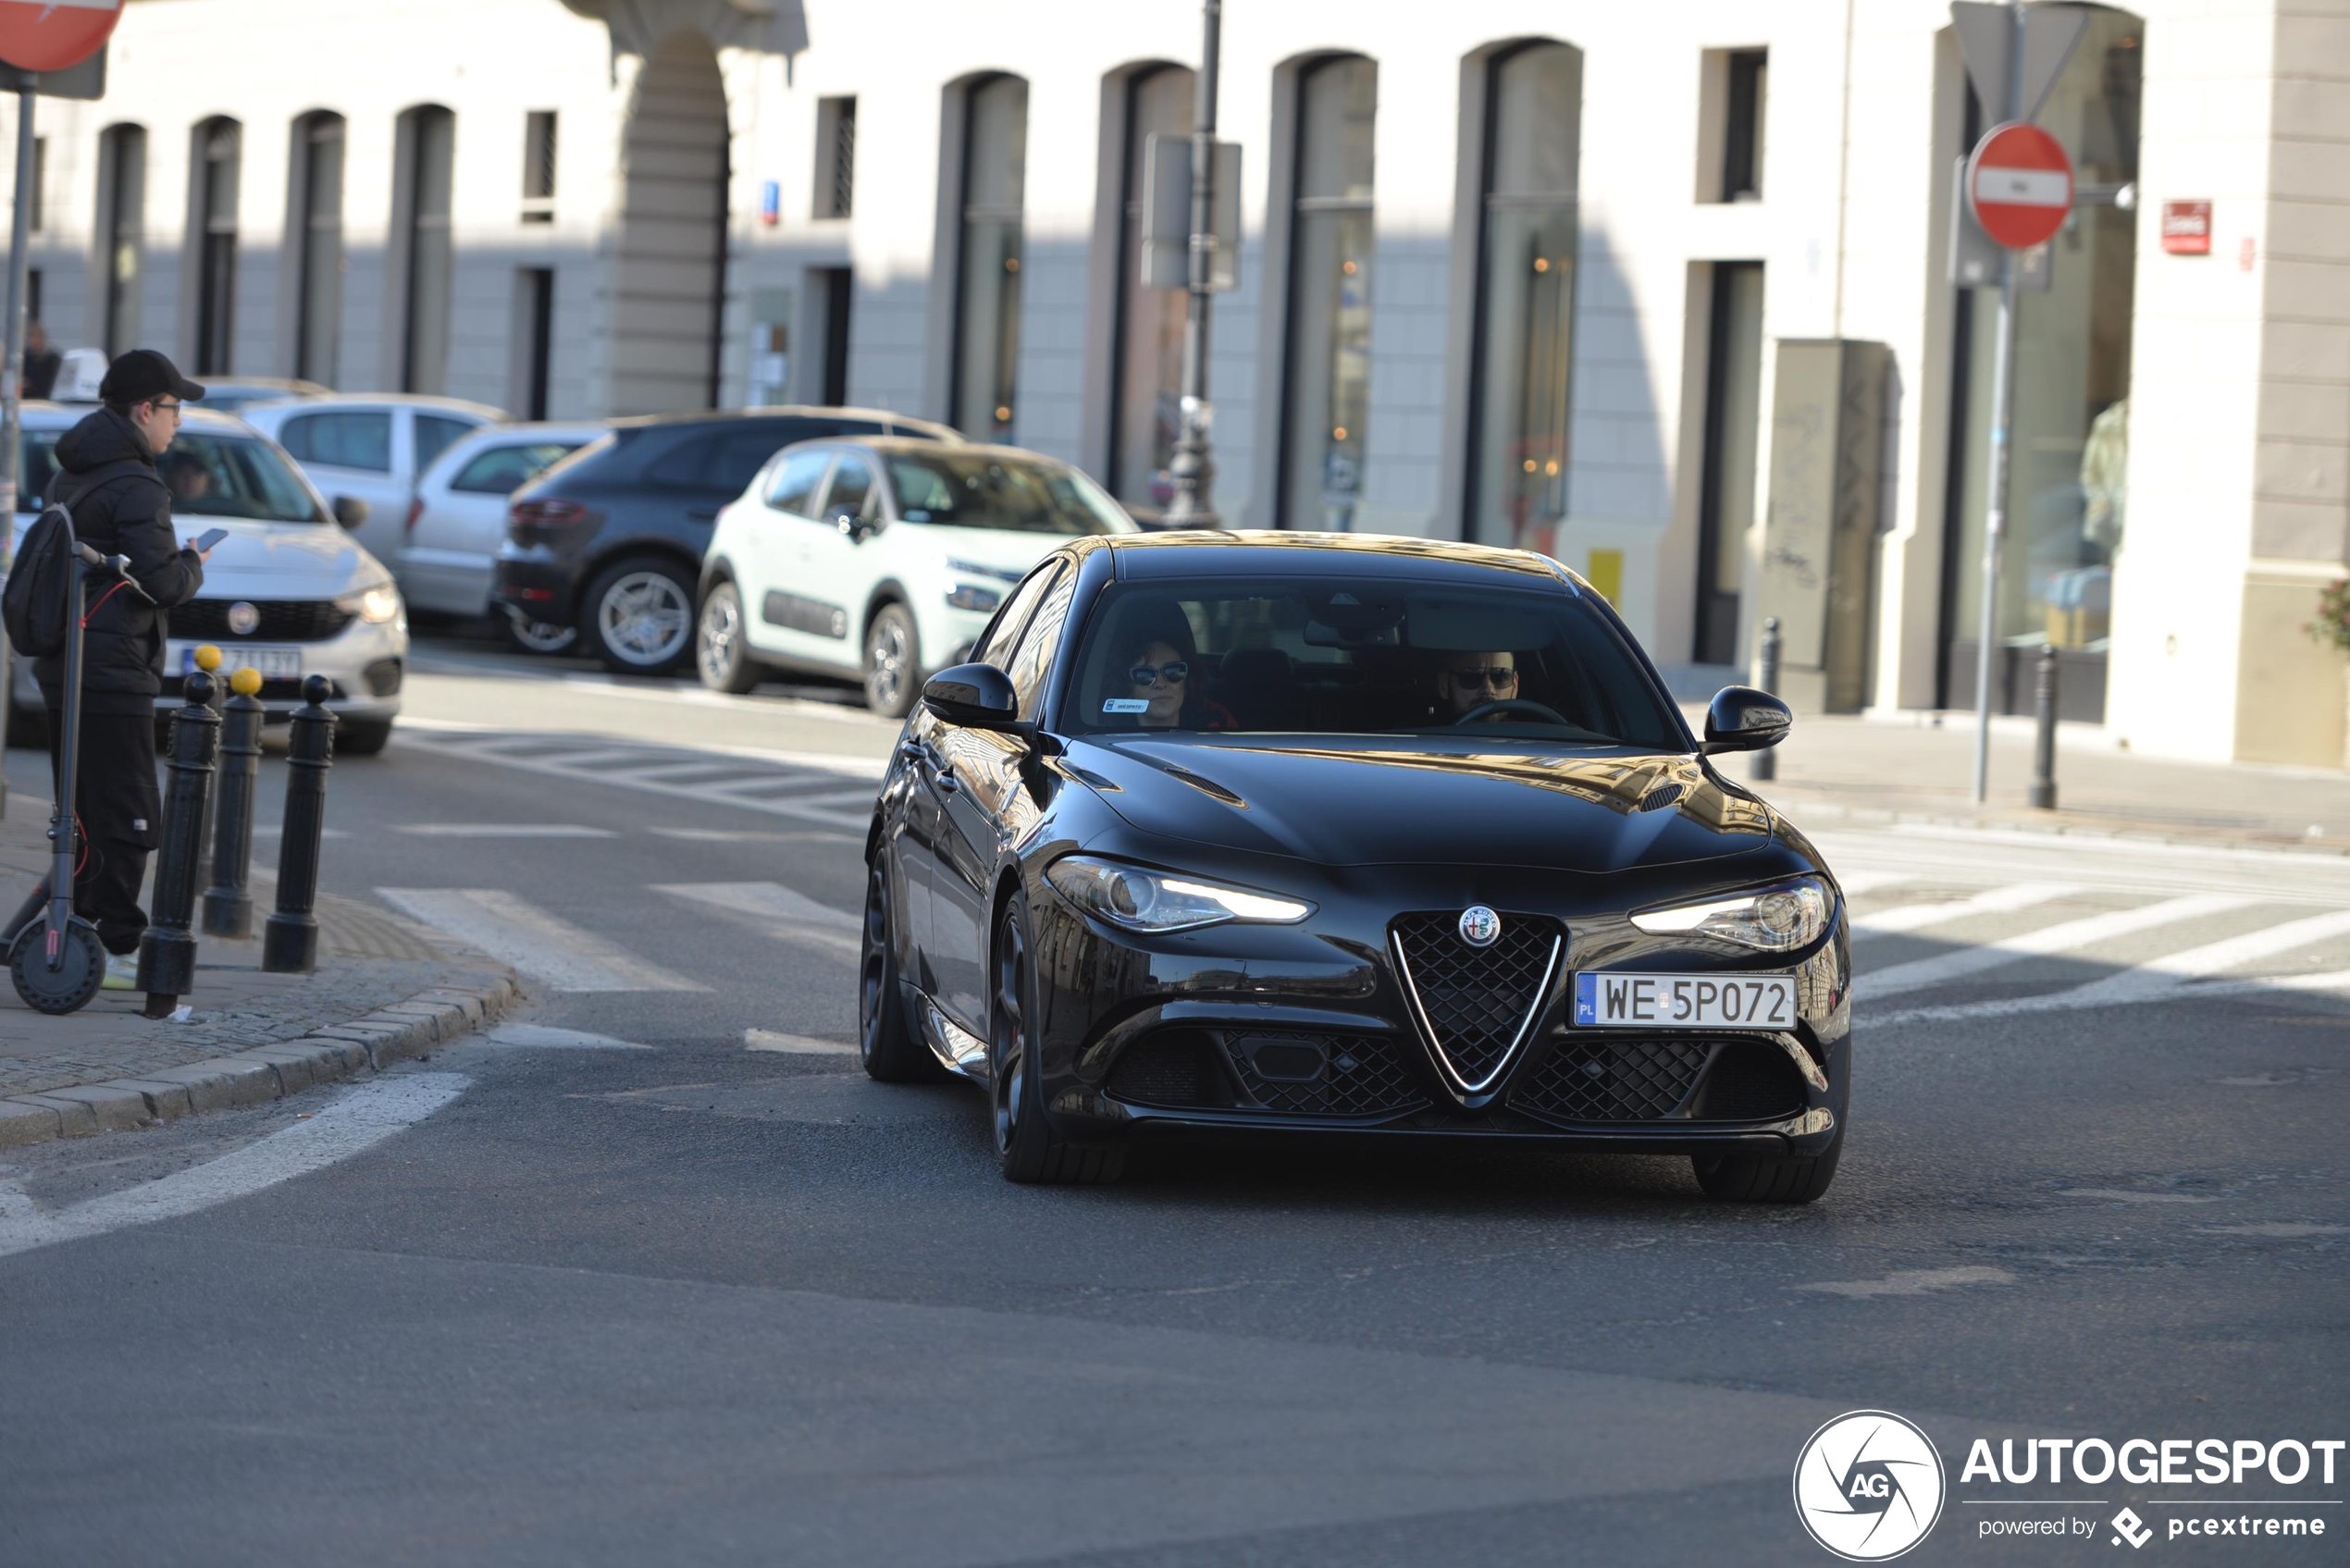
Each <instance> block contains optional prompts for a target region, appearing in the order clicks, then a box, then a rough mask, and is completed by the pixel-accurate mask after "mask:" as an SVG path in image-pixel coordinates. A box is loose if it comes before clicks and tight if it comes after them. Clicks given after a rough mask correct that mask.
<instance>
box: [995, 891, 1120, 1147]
mask: <svg viewBox="0 0 2350 1568" xmlns="http://www.w3.org/2000/svg"><path fill="white" fill-rule="evenodd" d="M993 978H994V981H995V984H994V987H993V995H992V997H991V1002H992V1006H989V1008H988V1009H987V1018H988V1030H987V1033H988V1039H987V1059H988V1064H989V1066H990V1068H992V1069H993V1081H992V1082H991V1083H990V1085H989V1091H988V1092H989V1096H990V1100H991V1102H992V1104H993V1106H994V1109H995V1117H994V1122H995V1128H996V1158H997V1159H998V1160H1000V1161H1001V1162H1003V1167H1004V1175H1005V1177H1006V1178H1007V1179H1010V1180H1013V1181H1020V1182H1070V1183H1076V1184H1081V1185H1100V1184H1106V1183H1108V1182H1112V1181H1115V1180H1117V1179H1119V1175H1120V1174H1121V1173H1122V1172H1123V1171H1124V1170H1125V1167H1126V1150H1125V1148H1124V1146H1123V1145H1120V1144H1116V1143H1110V1144H1087V1143H1072V1142H1069V1141H1068V1140H1067V1139H1065V1138H1062V1137H1060V1136H1059V1135H1058V1134H1057V1133H1056V1132H1054V1131H1053V1130H1052V1129H1051V1128H1050V1127H1049V1126H1047V1125H1046V1124H1045V1104H1044V1097H1043V1093H1042V1090H1041V1087H1040V1085H1039V1083H1038V1081H1037V1047H1036V1038H1035V1025H1034V1020H1035V1019H1036V1016H1037V1015H1036V990H1037V987H1036V964H1035V961H1034V958H1033V956H1032V955H1031V953H1030V951H1029V946H1028V901H1027V900H1026V899H1025V898H1022V897H1020V896H1018V895H1014V896H1013V897H1012V899H1011V900H1010V901H1009V902H1008V903H1007V904H1006V905H1005V906H1004V912H1003V914H1002V916H1001V917H1000V918H998V919H997V920H996V948H995V964H994V969H993Z"/></svg>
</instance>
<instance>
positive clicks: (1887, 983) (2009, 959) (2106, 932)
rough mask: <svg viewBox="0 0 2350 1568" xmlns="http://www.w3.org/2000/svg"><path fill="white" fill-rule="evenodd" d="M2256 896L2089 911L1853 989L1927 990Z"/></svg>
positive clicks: (1867, 996)
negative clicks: (2077, 917)
mask: <svg viewBox="0 0 2350 1568" xmlns="http://www.w3.org/2000/svg"><path fill="white" fill-rule="evenodd" d="M2250 902H2252V900H2250V899H2248V898H2240V897H2237V896H2235V895H2232V894H2222V893H2201V894H2194V895H2189V896H2187V897H2184V898H2171V899H2166V900H2164V901H2163V902H2162V903H2159V904H2147V905H2144V906H2141V907H2138V908H2134V909H2111V910H2108V911H2107V912H2106V913H2104V914H2102V915H2090V916H2088V917H2086V918H2084V919H2082V920H2067V921H2065V922H2064V923H2063V924H2061V925H2053V926H2043V927H2041V928H2040V929H2039V930H2038V931H2028V932H2022V934H2021V935H2017V936H2003V937H1999V938H1997V940H1995V941H1991V942H1984V943H1978V944H1975V945H1970V946H1966V947H1957V948H1953V949H1951V950H1950V951H1949V952H1948V953H1937V954H1936V955H1935V956H1934V957H1930V958H1920V959H1918V960H1916V961H1915V962H1913V963H1908V964H1895V965H1894V966H1893V967H1891V968H1890V969H1878V970H1876V971H1875V972H1874V973H1872V974H1864V975H1861V977H1860V978H1859V979H1857V980H1855V981H1854V982H1852V994H1853V995H1854V996H1855V997H1857V998H1859V999H1861V1000H1862V1001H1877V1000H1880V999H1882V998H1884V997H1886V996H1898V995H1899V994H1901V993H1902V992H1904V991H1922V990H1923V989H1924V988H1925V987H1927V986H1929V985H1942V984H1946V983H1948V982H1950V981H1954V980H1959V979H1962V978H1963V977H1965V976H1967V975H1971V974H1980V973H1982V972H1983V971H1984V970H1985V969H1997V968H1999V967H2000V966H2001V965H2003V964H2012V963H2016V962H2018V961H2020V960H2022V959H2024V958H2034V957H2047V956H2049V955H2051V954H2056V953H2071V952H2073V951H2076V950H2078V949H2080V948H2083V947H2087V946H2089V945H2093V944H2095V943H2099V942H2107V941H2110V940H2112V939H2113V938H2115V937H2117V936H2128V935H2130V934H2131V933H2132V932H2141V931H2150V930H2152V929H2153V928H2154V927H2156V926H2163V925H2171V924H2173V923H2175V922H2177V921H2179V920H2201V919H2203V918H2204V917H2205V916H2208V915H2216V914H2220V913H2223V912H2225V911H2227V910H2229V909H2235V908H2241V907H2243V906H2245V905H2246V904H2249V903H2250Z"/></svg>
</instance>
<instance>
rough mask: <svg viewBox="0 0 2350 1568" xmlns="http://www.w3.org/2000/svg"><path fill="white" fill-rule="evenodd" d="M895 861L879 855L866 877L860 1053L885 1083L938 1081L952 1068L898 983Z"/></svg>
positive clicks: (874, 1076) (874, 1075) (860, 968)
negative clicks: (924, 1033)
mask: <svg viewBox="0 0 2350 1568" xmlns="http://www.w3.org/2000/svg"><path fill="white" fill-rule="evenodd" d="M895 924H896V921H895V920H893V919H892V918H891V913H890V897H889V861H888V858H887V857H886V856H885V855H881V854H877V855H875V856H874V857H873V863H872V866H871V867H870V868H869V869H868V870H867V872H866V877H865V925H864V941H863V944H862V951H861V952H860V954H859V956H858V967H857V969H858V983H857V1055H858V1056H859V1057H860V1058H861V1059H862V1060H863V1062H864V1064H865V1075H866V1076H867V1077H868V1078H871V1079H872V1080H875V1081H876V1082H880V1083H936V1082H938V1081H940V1080H943V1079H945V1078H946V1076H947V1074H946V1068H943V1067H941V1066H939V1063H938V1058H937V1057H936V1056H933V1055H931V1051H930V1047H929V1046H927V1045H925V1044H923V1043H921V1041H920V1040H918V1039H916V1038H915V1036H914V1031H913V1026H912V1021H911V1020H910V1019H908V1018H907V1016H906V994H905V993H904V992H903V991H901V990H900V989H899V988H898V983H897V945H896V943H895V942H894V941H893V940H892V934H893V933H892V930H891V928H892V927H893V926H894V925H895Z"/></svg>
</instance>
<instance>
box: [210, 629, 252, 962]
mask: <svg viewBox="0 0 2350 1568" xmlns="http://www.w3.org/2000/svg"><path fill="white" fill-rule="evenodd" d="M229 685H230V686H231V687H233V688H234V689H235V692H236V695H235V696H234V697H231V698H229V700H228V702H227V703H226V704H225V705H224V707H225V714H224V722H222V724H221V727H220V806H219V810H218V814H217V816H216V819H215V821H214V824H213V830H212V885H211V886H210V887H208V888H206V889H204V934H205V935H206V936H251V935H252V934H253V895H252V894H251V893H250V892H248V891H247V890H246V886H245V883H246V879H247V877H248V876H249V874H250V872H251V869H252V865H253V791H254V780H255V778H256V777H257V775H258V774H259V773H260V772H261V717H262V707H261V704H260V702H259V701H257V700H256V699H255V698H254V695H253V694H254V693H255V692H257V691H259V690H260V689H261V672H260V671H258V670H253V669H244V670H240V671H238V672H237V673H235V674H233V675H231V676H229Z"/></svg>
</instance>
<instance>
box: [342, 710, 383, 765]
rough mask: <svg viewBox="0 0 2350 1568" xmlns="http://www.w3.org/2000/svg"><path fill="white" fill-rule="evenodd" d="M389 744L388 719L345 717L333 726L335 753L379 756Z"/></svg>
mask: <svg viewBox="0 0 2350 1568" xmlns="http://www.w3.org/2000/svg"><path fill="white" fill-rule="evenodd" d="M390 744H391V721H390V720H389V719H345V720H344V721H342V722H340V723H339V724H337V725H336V726H335V755H336V756H338V757H379V756H381V755H383V748H384V747H387V746H390Z"/></svg>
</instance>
